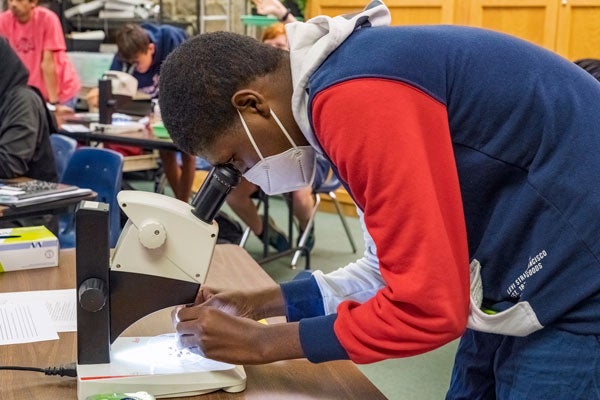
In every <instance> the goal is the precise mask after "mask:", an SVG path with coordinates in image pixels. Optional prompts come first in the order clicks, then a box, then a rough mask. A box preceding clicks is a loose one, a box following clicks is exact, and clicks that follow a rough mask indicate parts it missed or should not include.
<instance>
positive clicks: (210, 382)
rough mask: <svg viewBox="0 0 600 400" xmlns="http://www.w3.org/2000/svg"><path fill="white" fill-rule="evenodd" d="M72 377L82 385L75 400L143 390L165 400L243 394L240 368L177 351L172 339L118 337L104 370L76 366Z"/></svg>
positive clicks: (172, 335)
mask: <svg viewBox="0 0 600 400" xmlns="http://www.w3.org/2000/svg"><path fill="white" fill-rule="evenodd" d="M77 373H78V378H77V379H78V380H79V381H80V383H84V384H83V385H78V386H79V388H80V393H79V398H80V399H81V398H85V397H87V396H89V395H92V394H97V393H107V392H132V391H140V390H143V391H147V392H149V393H153V394H154V396H155V397H157V398H166V397H182V396H193V395H200V394H204V393H209V392H213V391H215V390H220V389H223V390H224V391H226V392H232V393H235V392H241V391H242V390H244V389H245V388H246V373H245V372H244V369H243V367H241V366H239V365H232V364H226V363H222V362H218V361H212V360H209V359H207V358H204V357H202V356H200V355H198V354H194V353H191V352H190V351H188V350H180V349H178V348H177V345H176V337H175V334H167V335H160V336H155V337H120V338H118V339H117V340H116V341H115V342H114V343H113V345H112V346H111V362H110V364H95V365H79V366H78V368H77ZM83 388H85V393H81V390H82V389H83Z"/></svg>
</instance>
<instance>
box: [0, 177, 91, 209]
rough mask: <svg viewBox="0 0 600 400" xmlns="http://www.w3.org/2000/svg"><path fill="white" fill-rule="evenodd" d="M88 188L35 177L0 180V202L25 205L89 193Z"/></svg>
mask: <svg viewBox="0 0 600 400" xmlns="http://www.w3.org/2000/svg"><path fill="white" fill-rule="evenodd" d="M91 192H92V191H91V190H90V189H81V188H79V187H77V186H75V185H68V184H64V183H57V182H46V181H41V180H37V179H31V180H26V181H19V182H15V181H6V180H4V181H3V180H0V204H5V205H10V206H25V205H30V204H36V203H44V202H47V201H53V200H59V199H63V198H67V197H78V196H83V195H85V194H89V193H91Z"/></svg>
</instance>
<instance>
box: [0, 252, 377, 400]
mask: <svg viewBox="0 0 600 400" xmlns="http://www.w3.org/2000/svg"><path fill="white" fill-rule="evenodd" d="M59 265H60V266H59V267H56V268H46V269H38V270H26V271H15V272H8V273H4V274H0V291H2V292H11V291H25V290H47V289H68V288H73V287H74V285H75V254H74V251H73V250H64V251H61V254H60V259H59ZM206 283H207V284H208V285H210V286H213V287H227V288H237V289H245V288H260V287H268V286H272V285H275V284H276V283H275V282H274V281H273V280H272V279H271V278H270V277H269V276H268V275H267V274H266V273H265V272H264V271H263V270H262V269H261V268H260V266H259V265H258V264H257V263H256V262H255V261H254V260H253V259H252V258H251V257H250V256H249V255H248V253H246V251H245V250H243V249H242V248H241V247H239V246H237V245H217V247H216V249H215V254H214V257H213V261H212V264H211V267H210V270H209V272H208V277H207V280H206ZM270 322H271V323H274V322H277V321H270ZM172 331H173V328H172V326H171V323H170V310H163V311H160V312H157V313H154V314H151V315H150V316H148V317H146V318H144V319H142V320H140V321H138V322H137V323H136V324H134V325H133V326H131V327H130V328H129V329H128V330H127V331H126V332H125V335H129V336H131V335H156V334H161V333H167V332H172ZM59 337H60V339H59V340H52V341H46V342H36V343H28V344H18V345H7V346H0V365H21V366H35V367H41V368H46V367H49V366H56V365H62V364H67V363H70V362H73V361H74V360H76V356H77V345H76V333H75V332H61V333H59ZM245 370H246V374H247V376H248V381H247V387H246V390H245V391H243V392H240V393H225V392H223V391H217V392H213V393H209V394H205V395H202V396H195V397H186V398H185V399H204V400H221V399H222V400H234V399H235V400H238V399H256V400H259V399H260V400H270V399H273V400H275V399H277V400H281V399H330V400H333V399H340V400H350V399H357V400H378V399H381V400H384V399H385V396H384V395H383V394H382V393H381V392H380V391H379V390H378V389H377V388H376V387H375V386H374V385H373V384H372V383H371V382H370V381H369V380H368V379H367V378H366V377H365V376H364V375H363V374H362V373H361V372H360V371H359V370H358V368H356V366H355V365H354V364H353V363H351V362H349V361H334V362H328V363H321V364H312V363H310V362H309V361H307V360H305V359H300V360H291V361H280V362H275V363H271V364H265V365H249V366H246V367H245ZM76 391H77V382H76V380H75V378H61V377H52V376H45V375H43V374H41V373H37V372H21V371H0V398H1V399H2V400H22V399H35V400H40V399H52V400H55V399H61V400H64V399H76Z"/></svg>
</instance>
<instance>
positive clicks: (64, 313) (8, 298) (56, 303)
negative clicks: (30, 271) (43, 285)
mask: <svg viewBox="0 0 600 400" xmlns="http://www.w3.org/2000/svg"><path fill="white" fill-rule="evenodd" d="M32 301H33V302H41V303H42V304H44V305H45V306H46V310H47V313H48V315H49V317H50V320H51V321H52V322H53V323H54V329H55V330H56V331H57V332H75V331H77V304H76V303H75V301H76V299H75V289H63V290H35V291H31V292H10V293H0V306H1V305H2V304H8V303H14V304H23V303H29V302H32Z"/></svg>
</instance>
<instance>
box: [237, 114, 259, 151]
mask: <svg viewBox="0 0 600 400" xmlns="http://www.w3.org/2000/svg"><path fill="white" fill-rule="evenodd" d="M235 110H236V111H237V113H238V115H239V116H240V121H242V125H243V127H244V131H246V135H247V136H248V139H250V143H252V147H254V150H256V154H258V156H259V157H260V159H261V160H264V159H265V158H264V157H263V155H262V153H261V152H260V150H259V149H258V146H257V145H256V142H255V141H254V138H253V137H252V135H251V134H250V129H248V125H246V121H244V117H242V113H241V112H240V110H239V109H238V108H236V109H235Z"/></svg>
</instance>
